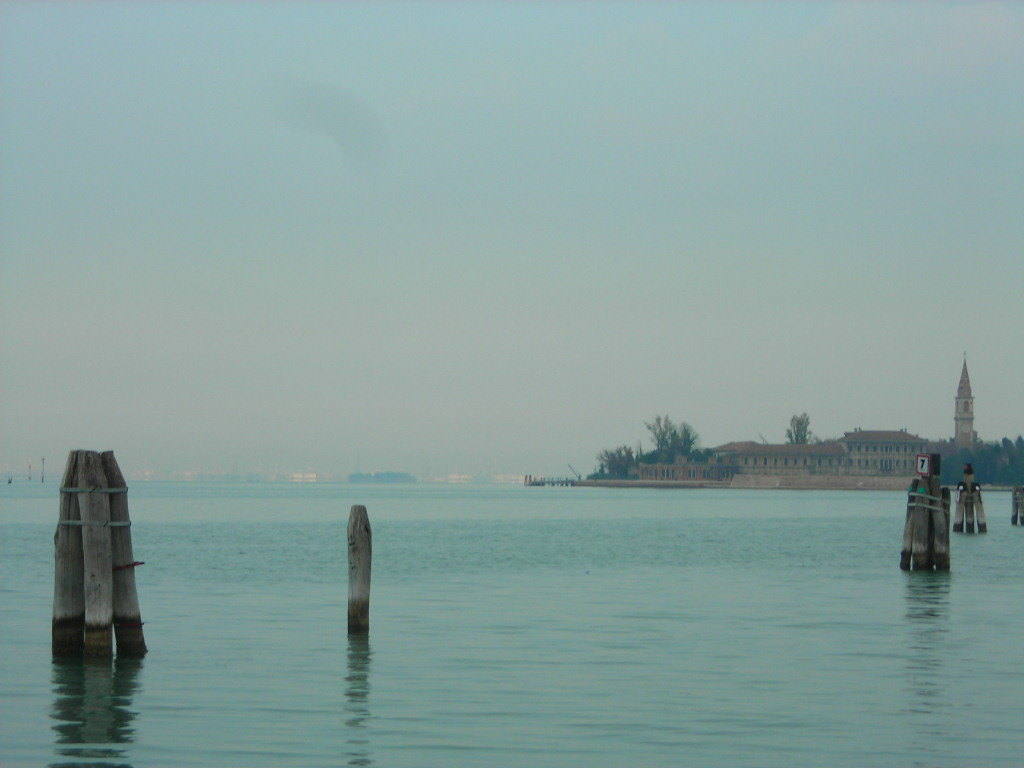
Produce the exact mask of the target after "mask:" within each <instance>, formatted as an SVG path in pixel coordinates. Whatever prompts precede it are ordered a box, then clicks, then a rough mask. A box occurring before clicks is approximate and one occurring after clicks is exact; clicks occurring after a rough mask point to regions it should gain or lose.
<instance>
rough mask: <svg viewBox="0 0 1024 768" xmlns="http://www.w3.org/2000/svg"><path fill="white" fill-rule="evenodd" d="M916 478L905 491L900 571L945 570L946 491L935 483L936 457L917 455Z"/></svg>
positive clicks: (947, 524) (937, 479)
mask: <svg viewBox="0 0 1024 768" xmlns="http://www.w3.org/2000/svg"><path fill="white" fill-rule="evenodd" d="M917 468H918V475H919V477H915V478H914V480H913V481H912V482H911V483H910V489H909V490H908V492H907V520H906V524H905V525H904V526H903V549H902V550H901V551H900V568H902V569H903V570H904V571H931V570H936V571H948V570H949V499H950V496H949V489H948V488H942V486H941V485H940V483H939V456H938V454H929V455H928V460H927V461H925V462H922V457H921V456H918V465H917Z"/></svg>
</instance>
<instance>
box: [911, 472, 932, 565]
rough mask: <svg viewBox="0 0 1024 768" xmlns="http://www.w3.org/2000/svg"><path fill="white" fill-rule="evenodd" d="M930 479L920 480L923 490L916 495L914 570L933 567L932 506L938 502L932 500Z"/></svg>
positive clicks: (912, 559)
mask: <svg viewBox="0 0 1024 768" xmlns="http://www.w3.org/2000/svg"><path fill="white" fill-rule="evenodd" d="M928 479H930V478H926V479H925V480H923V481H919V482H918V488H920V489H921V490H920V491H919V492H918V494H917V496H916V501H915V503H914V505H913V508H914V509H913V513H912V514H911V520H912V522H913V526H914V530H913V533H912V534H911V564H910V568H911V570H914V571H930V570H931V569H932V539H933V532H932V514H931V513H932V511H931V509H930V507H931V506H932V505H934V504H936V503H938V502H937V501H933V500H932V497H931V494H930V493H929V491H930V490H931V488H930V483H929V482H928Z"/></svg>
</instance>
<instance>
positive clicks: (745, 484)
mask: <svg viewBox="0 0 1024 768" xmlns="http://www.w3.org/2000/svg"><path fill="white" fill-rule="evenodd" d="M910 480H911V478H909V477H879V476H871V475H864V476H857V475H790V476H786V475H735V476H734V477H733V478H732V479H731V480H726V481H715V480H578V481H576V483H574V485H575V486H576V487H584V488H664V489H673V488H674V489H681V488H718V489H730V490H745V491H762V490H765V491H773V490H774V491H906V490H907V486H909V485H910ZM951 487H955V486H951ZM1012 489H1013V486H1009V485H987V484H984V483H983V484H982V490H984V491H1010V490H1012Z"/></svg>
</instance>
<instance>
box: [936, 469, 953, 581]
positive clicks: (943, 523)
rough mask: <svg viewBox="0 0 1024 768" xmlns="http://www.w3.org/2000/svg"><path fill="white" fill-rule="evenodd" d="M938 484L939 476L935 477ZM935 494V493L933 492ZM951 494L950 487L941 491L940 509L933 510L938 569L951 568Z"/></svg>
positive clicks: (945, 569) (946, 569)
mask: <svg viewBox="0 0 1024 768" xmlns="http://www.w3.org/2000/svg"><path fill="white" fill-rule="evenodd" d="M935 484H936V486H938V484H939V478H938V477H936V478H935ZM933 495H934V494H933ZM950 497H951V494H950V492H949V488H942V489H941V491H940V492H939V498H941V499H942V501H941V502H940V505H939V506H940V509H938V510H934V511H933V512H932V537H933V538H932V564H933V565H934V566H935V570H937V571H948V570H949V505H950Z"/></svg>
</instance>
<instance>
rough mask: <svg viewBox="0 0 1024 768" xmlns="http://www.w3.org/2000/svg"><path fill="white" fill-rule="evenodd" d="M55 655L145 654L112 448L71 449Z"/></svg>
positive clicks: (61, 525)
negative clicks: (102, 449)
mask: <svg viewBox="0 0 1024 768" xmlns="http://www.w3.org/2000/svg"><path fill="white" fill-rule="evenodd" d="M53 541H54V554H55V565H54V577H53V654H54V655H55V656H73V655H85V656H109V655H111V654H112V653H113V649H114V637H115V636H116V639H117V653H118V654H119V655H124V656H142V655H144V654H145V653H146V642H145V640H144V639H143V636H142V614H141V612H140V610H139V597H138V594H137V592H136V589H135V567H136V566H137V565H141V564H142V563H140V562H138V561H136V560H135V558H134V557H133V555H132V534H131V520H130V519H129V517H128V489H127V487H126V486H125V481H124V476H123V475H122V474H121V470H120V468H119V467H118V466H117V459H115V458H114V452H113V451H104V452H103V453H98V452H97V451H71V453H70V454H69V455H68V462H67V466H66V467H65V469H64V478H63V480H62V481H61V487H60V517H59V519H58V521H57V532H56V534H55V535H54V539H53Z"/></svg>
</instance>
